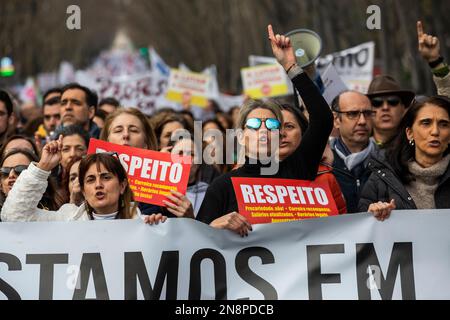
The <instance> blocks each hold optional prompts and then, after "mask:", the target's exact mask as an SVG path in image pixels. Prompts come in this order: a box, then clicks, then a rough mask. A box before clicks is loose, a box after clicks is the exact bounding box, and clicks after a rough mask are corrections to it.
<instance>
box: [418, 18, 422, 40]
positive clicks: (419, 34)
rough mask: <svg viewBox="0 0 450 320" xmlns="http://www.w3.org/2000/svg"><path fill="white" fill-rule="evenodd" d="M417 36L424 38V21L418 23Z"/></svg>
mask: <svg viewBox="0 0 450 320" xmlns="http://www.w3.org/2000/svg"><path fill="white" fill-rule="evenodd" d="M417 36H418V37H419V39H420V38H422V36H423V24H422V21H417Z"/></svg>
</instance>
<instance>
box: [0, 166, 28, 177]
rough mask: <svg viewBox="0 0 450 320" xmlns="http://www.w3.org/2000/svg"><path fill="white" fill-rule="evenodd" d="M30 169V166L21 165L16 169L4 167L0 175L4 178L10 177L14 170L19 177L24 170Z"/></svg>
mask: <svg viewBox="0 0 450 320" xmlns="http://www.w3.org/2000/svg"><path fill="white" fill-rule="evenodd" d="M26 169H28V166H24V165H20V166H15V167H3V168H0V175H1V176H2V177H8V176H9V174H10V173H11V171H12V170H14V172H15V173H16V174H17V175H18V176H19V175H20V174H21V173H22V172H23V171H24V170H26Z"/></svg>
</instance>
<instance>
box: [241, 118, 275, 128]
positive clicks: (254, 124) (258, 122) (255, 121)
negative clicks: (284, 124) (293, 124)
mask: <svg viewBox="0 0 450 320" xmlns="http://www.w3.org/2000/svg"><path fill="white" fill-rule="evenodd" d="M263 122H264V123H265V125H266V128H267V130H280V128H281V123H280V121H278V120H277V119H274V118H267V119H260V118H250V119H247V122H246V123H245V127H246V128H247V129H252V130H258V129H259V128H261V126H262V124H263Z"/></svg>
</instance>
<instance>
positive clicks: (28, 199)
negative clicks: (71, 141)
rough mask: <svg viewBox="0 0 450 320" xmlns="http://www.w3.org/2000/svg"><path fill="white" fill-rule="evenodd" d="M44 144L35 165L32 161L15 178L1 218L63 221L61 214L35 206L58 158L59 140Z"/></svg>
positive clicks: (5, 219)
mask: <svg viewBox="0 0 450 320" xmlns="http://www.w3.org/2000/svg"><path fill="white" fill-rule="evenodd" d="M61 141H62V138H61V137H60V139H59V140H58V141H54V142H51V143H50V144H47V145H46V146H45V147H44V149H43V151H42V157H41V160H40V161H39V163H38V164H35V163H31V164H30V166H29V167H28V169H27V170H25V171H24V172H22V174H21V175H20V176H19V177H18V178H17V181H16V183H15V184H14V186H13V188H12V189H11V191H10V192H9V194H8V197H7V198H6V200H5V203H4V205H3V208H2V211H1V218H2V221H5V222H8V221H9V222H18V221H53V220H64V217H63V215H60V214H59V213H57V212H54V211H47V210H42V209H39V208H38V204H39V202H40V201H41V199H42V196H43V194H44V193H45V190H46V189H47V185H48V181H47V179H48V177H49V176H50V171H51V170H52V169H53V168H54V167H55V166H56V165H58V163H59V160H60V159H61V143H62V142H61Z"/></svg>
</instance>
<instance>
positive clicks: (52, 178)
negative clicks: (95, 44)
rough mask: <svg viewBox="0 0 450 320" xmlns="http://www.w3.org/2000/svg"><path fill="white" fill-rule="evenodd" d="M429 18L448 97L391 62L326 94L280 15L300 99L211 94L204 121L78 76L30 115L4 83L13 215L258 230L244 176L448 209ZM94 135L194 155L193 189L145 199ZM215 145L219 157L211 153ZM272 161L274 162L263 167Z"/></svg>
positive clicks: (277, 47) (278, 50) (346, 201)
mask: <svg viewBox="0 0 450 320" xmlns="http://www.w3.org/2000/svg"><path fill="white" fill-rule="evenodd" d="M417 30H418V50H419V53H420V54H421V56H422V57H423V58H424V63H428V64H429V66H430V72H432V73H433V77H434V82H435V84H436V87H437V95H436V96H431V97H421V98H418V97H416V93H414V92H413V91H411V90H407V89H404V88H401V86H400V85H399V84H398V82H397V81H396V79H394V78H392V77H391V76H389V75H387V74H384V75H379V76H377V77H375V78H374V79H373V81H372V83H371V84H370V87H369V90H368V93H367V94H362V93H359V92H356V91H345V92H342V93H340V94H339V95H338V96H337V97H336V98H335V99H334V101H333V102H332V103H331V105H328V104H327V102H326V101H325V100H324V98H323V97H322V95H321V93H320V91H319V89H318V87H317V85H316V83H315V82H314V80H313V78H314V77H311V75H309V73H310V72H304V70H303V69H302V68H301V67H300V66H299V65H298V64H297V62H296V57H295V53H294V50H293V47H292V44H291V42H290V39H289V38H288V37H286V36H283V35H278V34H274V32H273V30H272V27H271V26H269V28H268V35H269V39H270V43H271V46H272V50H273V54H274V56H275V58H276V59H277V61H278V62H279V63H280V64H281V66H282V67H283V68H284V69H285V70H286V72H287V74H288V76H289V78H290V79H291V80H292V83H293V86H294V87H295V88H296V91H297V92H298V93H299V95H300V96H301V101H302V106H301V108H299V106H298V103H294V102H293V101H294V100H295V98H294V99H283V100H282V99H267V100H264V101H262V100H252V99H247V100H246V101H245V103H244V104H243V105H242V106H236V107H233V108H231V109H230V110H229V112H223V111H222V110H220V107H218V105H217V104H216V103H215V102H214V101H210V105H209V106H208V108H207V109H206V110H208V111H207V112H206V111H205V115H204V116H202V118H201V119H196V118H195V117H194V115H193V114H192V112H191V110H190V108H191V106H190V103H189V101H190V100H189V95H185V97H183V103H182V108H181V109H182V111H175V110H173V109H170V108H160V109H158V111H156V112H155V113H154V114H151V115H145V114H143V113H142V112H141V111H139V110H138V109H137V108H130V107H127V108H124V107H122V106H121V104H120V101H118V100H116V99H115V98H114V97H110V98H106V99H103V100H101V101H100V102H99V101H98V97H97V94H96V93H95V92H94V91H93V90H91V89H89V88H87V87H84V86H82V85H80V84H67V85H65V86H64V87H62V88H54V89H51V90H49V91H48V92H46V93H45V94H44V95H43V102H42V104H41V106H40V107H36V106H34V108H30V107H29V106H22V108H20V109H19V110H20V112H19V119H18V116H17V112H16V110H17V109H18V102H17V101H14V100H13V99H12V97H11V95H10V94H9V93H8V92H7V91H6V90H0V145H1V149H0V157H1V158H0V182H1V183H0V185H1V192H0V205H1V219H2V220H3V221H8V222H12V221H72V220H112V219H135V218H141V219H143V220H144V221H145V222H146V223H149V224H154V223H159V222H164V221H165V220H166V219H167V218H187V219H197V220H198V221H201V222H203V223H206V224H209V225H210V226H211V227H213V228H218V229H228V230H231V231H233V232H235V233H237V234H240V235H241V236H247V235H248V234H249V232H250V231H251V230H252V226H251V224H250V223H249V222H248V221H247V219H246V218H245V217H244V216H243V215H241V214H239V210H238V203H237V199H236V195H235V191H234V189H233V184H232V180H231V178H232V177H247V178H264V179H268V180H267V181H270V179H272V178H283V179H295V180H308V181H316V182H321V183H325V184H327V185H328V186H329V189H330V190H331V193H332V196H333V198H334V201H335V202H336V207H337V212H336V213H337V214H355V213H360V212H370V213H372V214H373V215H374V217H375V218H377V219H378V220H381V221H383V220H385V219H387V218H388V217H389V215H390V213H391V212H392V211H393V210H402V209H440V208H450V169H449V164H450V155H449V153H450V151H449V149H448V145H449V143H450V99H449V97H450V70H449V67H448V66H447V64H446V63H445V60H444V58H442V56H441V52H440V42H439V39H437V38H436V37H433V36H431V35H428V34H425V33H424V31H423V27H422V24H421V23H420V22H418V24H417ZM308 71H310V70H308ZM197 120H202V126H201V129H202V135H203V139H202V143H201V144H200V145H199V144H198V143H196V139H195V135H194V132H195V130H194V127H195V123H194V121H197ZM19 122H22V125H18V124H19ZM233 128H234V129H239V131H238V134H237V135H236V136H235V137H234V138H232V139H231V144H230V143H229V142H230V141H229V140H230V139H228V138H229V137H228V131H227V130H229V129H233ZM180 132H183V133H186V132H187V133H189V135H188V136H189V137H187V136H186V135H184V134H180ZM210 133H214V134H210ZM217 133H219V135H217ZM91 138H95V139H100V140H103V141H107V142H110V143H114V144H117V145H121V146H129V147H134V148H139V149H145V150H152V151H158V152H165V153H171V154H172V155H181V156H187V157H190V158H191V160H192V166H191V171H190V175H189V181H188V187H187V192H186V194H181V193H178V192H174V191H172V192H171V195H169V196H167V199H166V201H165V202H164V203H165V205H166V206H165V207H160V206H156V205H150V204H146V203H140V202H137V201H135V200H134V196H133V191H132V190H131V188H130V185H129V183H128V179H127V174H126V171H125V169H124V168H123V166H122V165H121V163H120V161H119V159H118V157H117V155H115V154H112V153H99V154H91V155H87V151H88V148H89V143H90V139H91ZM273 142H276V143H277V147H276V149H275V150H273V149H271V146H272V144H273ZM237 146H238V147H237ZM235 147H237V148H235ZM227 148H228V149H227ZM230 148H231V149H232V154H231V157H230V152H228V151H230V150H229V149H230ZM205 151H208V152H209V155H210V156H211V158H212V159H213V161H209V162H206V161H204V160H205V159H203V157H204V153H205ZM261 155H266V156H267V158H268V160H269V161H268V162H267V161H264V160H267V159H263V158H262V156H261ZM230 159H231V161H230ZM273 161H278V162H277V166H276V170H275V171H272V172H269V173H264V169H270V167H271V166H272V165H273V164H274V163H273Z"/></svg>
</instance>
